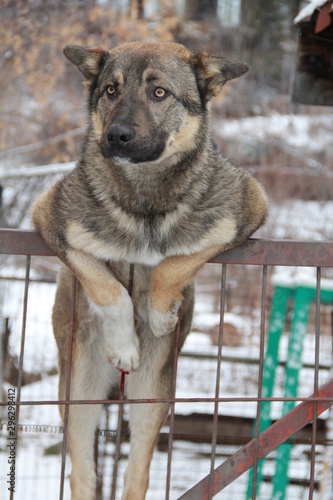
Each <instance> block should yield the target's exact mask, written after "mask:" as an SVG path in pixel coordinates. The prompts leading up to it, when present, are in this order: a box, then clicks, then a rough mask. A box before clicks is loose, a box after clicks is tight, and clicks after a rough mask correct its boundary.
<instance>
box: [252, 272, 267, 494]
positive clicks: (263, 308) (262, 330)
mask: <svg viewBox="0 0 333 500" xmlns="http://www.w3.org/2000/svg"><path fill="white" fill-rule="evenodd" d="M266 296H267V266H264V267H263V270H262V288H261V320H260V347H259V375H258V400H257V416H256V423H255V431H254V461H253V478H252V499H253V500H255V498H256V497H257V472H258V471H257V468H258V457H259V439H260V417H261V401H260V398H261V396H262V381H263V373H264V350H265V323H266V321H265V320H266Z"/></svg>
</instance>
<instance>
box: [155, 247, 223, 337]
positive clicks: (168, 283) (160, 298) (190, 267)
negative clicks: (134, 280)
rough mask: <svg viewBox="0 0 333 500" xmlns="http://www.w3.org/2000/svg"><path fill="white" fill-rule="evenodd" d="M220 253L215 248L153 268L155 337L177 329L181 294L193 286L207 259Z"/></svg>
mask: <svg viewBox="0 0 333 500" xmlns="http://www.w3.org/2000/svg"><path fill="white" fill-rule="evenodd" d="M225 249H226V248H224V249H223V250H225ZM220 251H221V247H217V246H214V247H210V248H208V249H206V250H204V251H202V252H200V253H196V254H192V255H177V256H174V257H168V258H167V259H166V260H164V261H163V262H161V263H160V264H159V265H158V266H156V267H155V268H154V269H153V271H152V274H151V280H150V292H149V322H150V327H151V329H152V331H153V333H154V335H156V336H157V337H160V336H162V335H166V334H168V333H171V332H172V331H173V330H174V328H175V326H176V324H177V321H178V311H179V308H180V306H181V303H182V291H183V290H184V288H185V287H186V286H188V285H191V284H192V283H193V280H194V278H195V275H196V274H197V272H198V271H199V269H200V268H201V267H202V266H203V265H204V264H205V263H206V262H207V260H209V259H210V258H212V257H213V256H214V255H217V254H218V253H219V252H220Z"/></svg>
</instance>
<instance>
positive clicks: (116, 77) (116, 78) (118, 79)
mask: <svg viewBox="0 0 333 500" xmlns="http://www.w3.org/2000/svg"><path fill="white" fill-rule="evenodd" d="M113 76H114V81H115V82H117V83H118V84H119V85H124V82H125V80H124V75H123V73H122V72H121V71H116V72H115V73H114V75H113Z"/></svg>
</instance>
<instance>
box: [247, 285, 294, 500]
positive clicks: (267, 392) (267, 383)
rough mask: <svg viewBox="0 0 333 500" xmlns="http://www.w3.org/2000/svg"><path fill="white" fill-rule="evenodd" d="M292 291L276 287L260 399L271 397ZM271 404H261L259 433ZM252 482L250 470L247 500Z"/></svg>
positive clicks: (267, 420) (265, 424) (259, 475)
mask: <svg viewBox="0 0 333 500" xmlns="http://www.w3.org/2000/svg"><path fill="white" fill-rule="evenodd" d="M293 294H294V291H293V290H292V289H291V288H287V287H284V286H276V287H275V290H274V296H273V301H272V310H271V317H270V323H269V331H268V338H267V348H266V355H265V361H264V369H263V386H262V397H263V398H269V397H271V396H272V395H273V388H274V380H275V371H276V367H277V365H278V363H279V359H278V352H279V343H280V339H281V335H282V333H283V331H284V328H285V323H286V316H287V307H288V302H289V300H290V299H291V298H292V297H293ZM270 409H271V403H270V402H267V403H261V411H260V432H263V431H264V430H265V429H267V428H268V427H269V426H270V424H271V418H270ZM263 464H264V461H263V460H261V461H260V462H259V463H258V468H257V484H256V491H257V495H258V492H259V489H260V484H261V482H262V468H263ZM252 482H253V468H252V469H251V470H250V474H249V481H248V487H247V496H246V498H247V499H248V500H249V499H251V498H252Z"/></svg>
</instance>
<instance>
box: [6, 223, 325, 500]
mask: <svg viewBox="0 0 333 500" xmlns="http://www.w3.org/2000/svg"><path fill="white" fill-rule="evenodd" d="M1 254H2V255H5V254H8V255H23V256H26V277H25V300H24V311H23V324H22V337H21V355H20V368H21V370H22V362H23V356H24V332H25V321H26V315H27V307H28V306H27V302H28V301H27V298H28V290H29V282H30V277H29V273H30V261H31V256H53V252H52V251H51V250H50V249H49V248H48V246H47V245H46V244H45V242H44V241H43V240H42V239H41V238H40V236H38V235H37V234H36V233H34V232H32V231H16V230H0V255H1ZM211 262H212V263H215V264H221V265H222V282H221V299H220V328H219V334H220V335H219V346H218V358H217V365H216V366H217V368H216V373H217V376H216V388H215V397H209V398H208V397H207V398H205V397H202V398H177V395H176V376H177V358H178V352H176V353H175V367H174V377H175V379H174V382H173V387H174V391H173V397H172V398H169V399H166V398H159V399H132V400H125V399H124V398H123V396H122V394H123V387H122V393H121V397H120V398H119V399H116V400H103V401H100V400H80V401H73V400H70V396H69V394H70V391H69V381H68V386H67V392H66V400H64V401H59V400H51V401H45V400H44V401H37V400H36V401H24V400H22V399H21V397H20V384H21V380H20V378H19V381H18V385H19V386H18V395H19V397H18V400H17V403H16V404H17V407H18V408H19V407H21V406H23V405H60V404H63V405H65V407H66V412H65V415H67V416H68V409H69V406H70V405H76V404H101V403H107V404H113V405H119V417H120V419H121V415H122V407H123V405H124V404H139V403H147V404H154V403H158V402H162V401H163V402H169V403H170V404H171V408H172V413H171V430H170V437H169V445H168V467H167V480H166V494H165V498H166V499H168V498H169V495H170V477H171V469H172V441H173V420H174V403H176V402H188V403H190V402H191V403H193V402H213V403H214V415H213V432H212V451H211V457H212V458H211V468H210V473H209V474H208V475H207V476H206V477H205V478H204V479H202V480H201V481H199V483H198V484H197V485H195V486H193V488H191V489H190V490H188V491H187V492H186V493H185V494H183V495H182V496H181V497H180V498H182V499H185V498H186V499H188V500H190V499H192V500H193V499H198V500H199V499H200V500H202V499H207V500H209V499H211V498H213V496H214V495H215V494H216V493H218V492H219V491H221V490H222V489H223V488H225V487H226V486H227V485H228V484H230V483H231V482H232V481H234V480H235V479H236V478H237V477H239V476H240V475H241V474H243V473H244V472H245V471H246V470H248V469H249V468H250V467H253V470H254V474H253V495H252V497H253V498H256V469H257V464H258V461H259V460H260V459H261V458H263V457H264V456H266V455H267V454H268V453H270V452H271V451H272V450H274V449H275V448H276V447H277V446H279V445H280V444H282V443H283V442H285V441H286V440H287V439H288V438H290V436H292V435H293V434H294V433H295V432H296V431H297V430H299V429H301V428H303V427H304V426H305V425H307V424H309V423H310V422H313V432H312V444H311V473H310V488H309V498H310V499H312V498H313V490H314V470H315V449H316V448H315V447H316V430H317V416H319V415H320V414H321V413H322V412H323V411H324V410H326V409H327V408H329V407H330V406H331V405H332V404H333V380H331V381H329V382H328V383H327V384H326V385H325V386H324V387H322V388H319V387H318V373H319V343H320V314H319V308H320V284H321V268H325V267H330V268H333V242H295V241H272V240H254V239H253V240H249V241H248V242H247V243H246V244H244V245H243V246H241V247H239V248H236V249H233V250H231V251H228V252H225V253H223V254H221V255H219V256H217V257H215V258H214V259H212V260H211ZM229 264H245V265H256V266H260V267H262V284H261V327H260V356H259V377H258V395H257V397H252V398H250V397H221V395H220V392H219V383H220V382H219V381H220V366H221V362H223V356H222V338H223V327H224V311H225V301H226V296H225V295H226V294H225V284H226V269H227V265H229ZM267 266H310V267H314V268H316V269H317V279H316V287H317V300H316V325H315V338H316V347H315V351H316V352H315V367H314V381H313V394H312V395H311V396H309V397H297V398H282V397H280V398H278V397H271V398H264V397H262V393H261V387H262V377H263V359H264V344H265V305H266V301H267ZM74 292H75V286H74V285H73V300H75V299H74ZM73 303H74V302H73ZM68 359H69V363H70V359H71V356H70V353H69V358H68ZM122 383H123V384H124V380H123V381H122ZM288 400H292V401H295V402H300V404H299V405H298V406H297V407H296V408H295V409H294V410H293V411H292V412H290V413H289V414H287V415H286V416H285V417H283V418H281V419H280V420H278V421H277V422H276V423H275V424H273V425H272V426H271V427H269V428H268V429H267V430H266V431H265V432H263V433H261V434H260V433H259V426H258V425H257V426H256V429H255V435H254V439H253V440H252V441H250V442H249V443H248V444H247V445H245V446H244V447H242V448H241V449H240V450H239V451H238V452H237V453H235V454H234V455H233V456H232V457H230V458H229V459H228V460H226V462H224V463H223V464H221V465H219V466H218V467H216V463H215V462H216V446H217V430H218V412H219V404H221V403H223V402H231V401H237V402H248V401H251V402H255V403H256V404H257V412H256V413H257V420H259V418H260V413H261V403H262V402H264V401H288ZM5 404H7V403H0V406H3V405H5ZM18 418H19V412H18V411H17V422H16V423H18ZM118 441H119V442H118ZM66 447H67V419H66V420H65V424H64V440H63V453H62V472H61V480H60V489H59V491H60V497H59V498H60V500H61V499H62V498H63V491H64V481H65V468H66ZM119 452H120V439H118V440H117V450H116V456H117V457H119V455H120V453H119ZM114 474H115V475H116V474H117V467H116V466H115V468H114ZM113 480H114V481H113V485H114V486H113V488H112V498H115V494H116V477H114V478H113ZM11 498H12V496H11Z"/></svg>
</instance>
